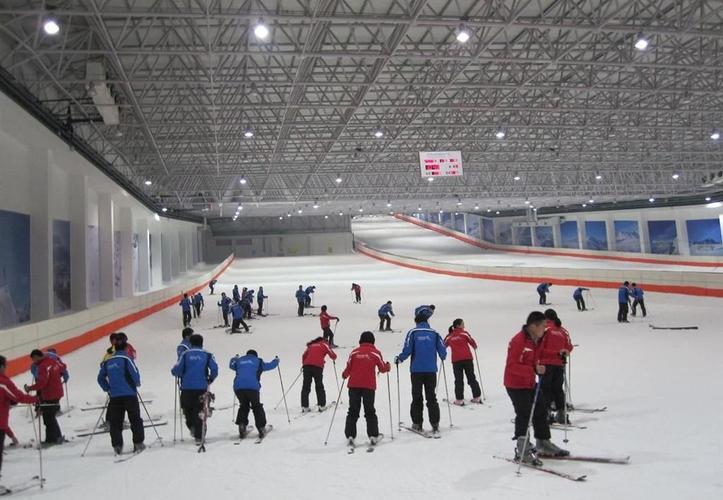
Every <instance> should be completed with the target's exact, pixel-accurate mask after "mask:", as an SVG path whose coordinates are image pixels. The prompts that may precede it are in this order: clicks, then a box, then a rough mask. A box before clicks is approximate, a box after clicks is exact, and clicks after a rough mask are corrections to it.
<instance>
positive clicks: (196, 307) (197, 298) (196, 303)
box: [193, 292, 204, 318]
mask: <svg viewBox="0 0 723 500" xmlns="http://www.w3.org/2000/svg"><path fill="white" fill-rule="evenodd" d="M203 306H204V303H203V295H201V292H198V293H197V294H196V295H194V296H193V317H194V318H200V317H201V311H203Z"/></svg>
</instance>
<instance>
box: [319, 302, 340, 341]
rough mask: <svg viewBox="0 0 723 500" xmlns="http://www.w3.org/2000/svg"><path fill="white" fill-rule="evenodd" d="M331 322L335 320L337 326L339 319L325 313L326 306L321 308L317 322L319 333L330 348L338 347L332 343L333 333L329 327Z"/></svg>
mask: <svg viewBox="0 0 723 500" xmlns="http://www.w3.org/2000/svg"><path fill="white" fill-rule="evenodd" d="M331 320H336V324H337V325H338V324H339V318H337V317H336V316H332V315H331V314H329V313H328V312H326V306H325V305H324V306H321V313H320V314H319V322H320V323H321V331H322V332H323V336H324V340H326V341H327V342H328V343H329V345H330V346H331V347H334V348H336V347H339V346H338V345H336V344H335V343H334V332H332V331H331V328H330V327H329V325H330V323H331Z"/></svg>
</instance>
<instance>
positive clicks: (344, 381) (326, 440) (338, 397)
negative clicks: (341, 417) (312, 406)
mask: <svg viewBox="0 0 723 500" xmlns="http://www.w3.org/2000/svg"><path fill="white" fill-rule="evenodd" d="M344 384H346V380H342V381H341V387H340V388H339V395H338V396H337V397H336V404H335V405H334V412H333V413H332V414H331V422H329V431H328V432H327V433H326V439H325V440H324V446H326V445H327V443H329V436H330V435H331V427H332V426H333V425H334V418H335V417H336V409H337V408H339V400H340V399H341V391H343V390H344Z"/></svg>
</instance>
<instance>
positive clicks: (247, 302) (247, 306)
mask: <svg viewBox="0 0 723 500" xmlns="http://www.w3.org/2000/svg"><path fill="white" fill-rule="evenodd" d="M254 293H255V291H254V290H246V292H245V293H244V298H243V299H242V300H241V303H242V304H243V309H244V318H246V319H251V310H252V309H253V305H254Z"/></svg>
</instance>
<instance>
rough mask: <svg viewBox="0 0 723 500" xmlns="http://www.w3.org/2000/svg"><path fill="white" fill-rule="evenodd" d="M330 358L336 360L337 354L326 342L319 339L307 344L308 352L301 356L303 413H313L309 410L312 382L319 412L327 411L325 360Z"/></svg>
mask: <svg viewBox="0 0 723 500" xmlns="http://www.w3.org/2000/svg"><path fill="white" fill-rule="evenodd" d="M327 356H329V357H330V358H331V359H332V360H333V361H335V360H336V353H335V352H334V351H332V350H331V347H329V344H327V342H326V340H325V339H323V338H321V337H317V338H315V339H314V340H312V341H311V342H308V343H307V344H306V350H305V351H304V354H303V355H302V356H301V372H302V373H303V376H304V379H303V383H302V385H301V413H306V412H309V411H311V409H310V408H309V393H310V392H311V382H312V381H313V382H314V387H315V388H316V404H317V405H318V406H319V411H320V412H321V411H324V410H325V409H326V391H325V390H324V359H325V358H326V357H327Z"/></svg>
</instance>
